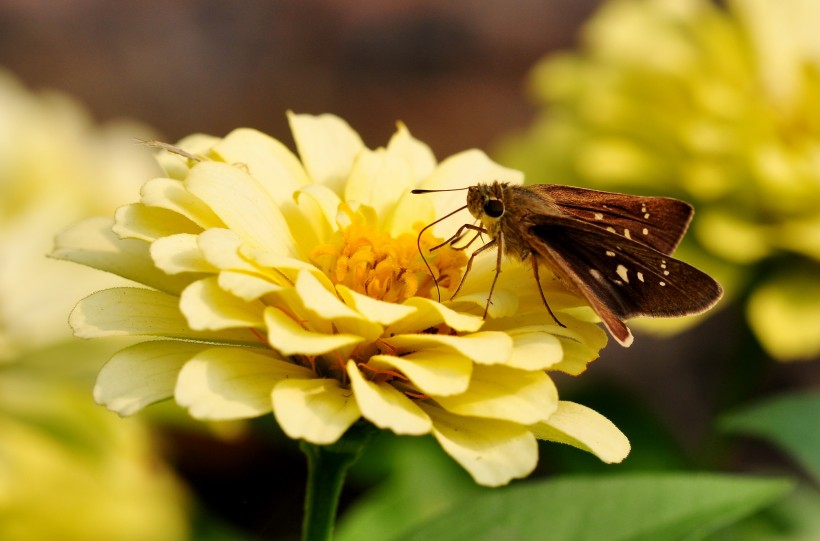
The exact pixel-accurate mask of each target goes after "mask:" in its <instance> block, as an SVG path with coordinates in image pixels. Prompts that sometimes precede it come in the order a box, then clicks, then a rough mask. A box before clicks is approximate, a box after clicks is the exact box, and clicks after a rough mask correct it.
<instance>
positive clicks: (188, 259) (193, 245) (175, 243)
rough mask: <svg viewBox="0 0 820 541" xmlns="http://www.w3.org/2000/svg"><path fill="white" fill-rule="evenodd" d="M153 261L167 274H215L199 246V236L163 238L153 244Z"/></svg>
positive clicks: (188, 235) (182, 234)
mask: <svg viewBox="0 0 820 541" xmlns="http://www.w3.org/2000/svg"><path fill="white" fill-rule="evenodd" d="M151 259H153V261H154V264H155V265H156V266H157V268H159V269H160V270H162V271H163V272H165V273H167V274H180V273H183V272H215V271H216V270H217V269H216V267H214V266H213V265H211V264H210V263H208V262H207V261H206V260H205V258H204V257H202V252H201V251H200V250H199V246H197V235H191V234H190V233H180V234H178V235H171V236H169V237H162V238H160V239H157V240H155V241H154V242H152V243H151Z"/></svg>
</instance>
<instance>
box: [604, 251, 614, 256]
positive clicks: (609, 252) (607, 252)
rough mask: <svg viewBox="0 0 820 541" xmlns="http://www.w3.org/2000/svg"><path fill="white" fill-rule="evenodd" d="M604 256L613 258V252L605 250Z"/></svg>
mask: <svg viewBox="0 0 820 541" xmlns="http://www.w3.org/2000/svg"><path fill="white" fill-rule="evenodd" d="M606 255H608V256H609V257H615V252H613V251H612V250H607V251H606Z"/></svg>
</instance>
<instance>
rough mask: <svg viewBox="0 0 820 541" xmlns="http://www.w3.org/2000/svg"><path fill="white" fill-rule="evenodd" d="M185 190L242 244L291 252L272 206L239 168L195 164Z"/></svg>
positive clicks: (288, 236) (278, 214)
mask: <svg viewBox="0 0 820 541" xmlns="http://www.w3.org/2000/svg"><path fill="white" fill-rule="evenodd" d="M185 187H186V188H187V189H188V190H189V191H190V192H191V193H193V194H194V195H196V196H197V197H198V198H200V199H202V200H203V201H204V202H205V203H206V204H207V205H208V206H209V207H210V208H211V209H212V210H213V211H214V212H215V213H216V215H217V216H219V218H220V219H221V220H222V221H223V222H224V223H225V225H226V226H227V227H228V228H229V229H230V230H232V231H233V232H235V233H236V234H238V235H239V237H240V238H241V239H242V240H243V242H245V243H248V244H250V245H251V246H254V247H256V248H264V249H265V250H266V251H270V252H272V253H274V254H278V255H285V256H288V255H291V254H293V253H294V247H293V237H292V236H291V234H290V230H289V229H288V225H287V222H286V221H285V219H284V217H283V216H282V213H281V212H280V211H279V209H278V207H277V205H276V203H275V202H274V201H273V199H272V198H271V197H270V195H268V193H267V192H266V191H265V190H264V189H263V188H262V187H261V186H260V185H259V183H258V182H257V181H256V180H254V179H253V178H252V177H251V176H250V175H248V174H247V173H245V172H244V171H242V170H241V169H240V168H238V167H234V166H232V165H228V164H225V163H218V162H202V163H199V164H197V165H196V166H195V167H194V168H193V169H191V173H190V174H189V175H188V178H187V179H185Z"/></svg>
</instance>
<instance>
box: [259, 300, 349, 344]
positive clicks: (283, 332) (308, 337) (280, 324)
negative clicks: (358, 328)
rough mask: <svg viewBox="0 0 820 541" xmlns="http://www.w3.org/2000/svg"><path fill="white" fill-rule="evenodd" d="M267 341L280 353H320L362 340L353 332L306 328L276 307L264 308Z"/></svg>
mask: <svg viewBox="0 0 820 541" xmlns="http://www.w3.org/2000/svg"><path fill="white" fill-rule="evenodd" d="M265 325H266V326H267V328H268V342H270V345H271V347H273V348H275V349H276V350H277V351H279V352H280V353H281V354H282V355H298V354H301V355H321V354H323V353H328V352H330V351H333V350H335V349H339V348H343V347H346V346H352V345H354V344H358V343H359V342H361V341H362V337H361V336H356V335H353V334H325V333H319V332H312V331H308V330H306V329H305V328H304V327H302V326H301V325H300V324H299V323H297V322H296V321H294V320H293V319H292V318H291V316H289V315H287V314H285V313H284V312H282V311H281V310H279V309H278V308H274V307H272V306H271V307H268V308H267V309H266V310H265Z"/></svg>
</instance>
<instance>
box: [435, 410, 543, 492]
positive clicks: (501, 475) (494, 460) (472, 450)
mask: <svg viewBox="0 0 820 541" xmlns="http://www.w3.org/2000/svg"><path fill="white" fill-rule="evenodd" d="M420 407H421V408H422V409H423V410H424V411H426V412H427V414H428V415H429V416H430V417H431V418H432V419H433V436H435V438H436V440H437V441H438V442H439V444H440V445H441V447H442V448H443V449H444V450H445V451H446V452H447V454H448V455H450V456H451V457H453V458H454V459H455V460H456V462H458V463H459V464H461V466H462V467H464V469H466V470H467V472H468V473H469V474H470V475H471V476H472V477H473V479H474V480H475V481H476V483H478V484H481V485H485V486H501V485H506V484H507V483H509V482H510V481H512V480H513V479H520V478H522V477H526V476H528V475H529V474H530V473H532V471H533V470H534V469H535V466H536V464H537V463H538V443H537V442H536V440H535V436H533V435H532V432H530V431H529V430H527V428H526V427H523V426H521V425H518V424H515V423H508V422H505V421H496V420H492V419H477V418H474V417H461V416H458V415H454V414H452V413H448V412H446V411H444V410H442V409H441V408H438V407H435V406H434V405H428V404H425V403H420Z"/></svg>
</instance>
